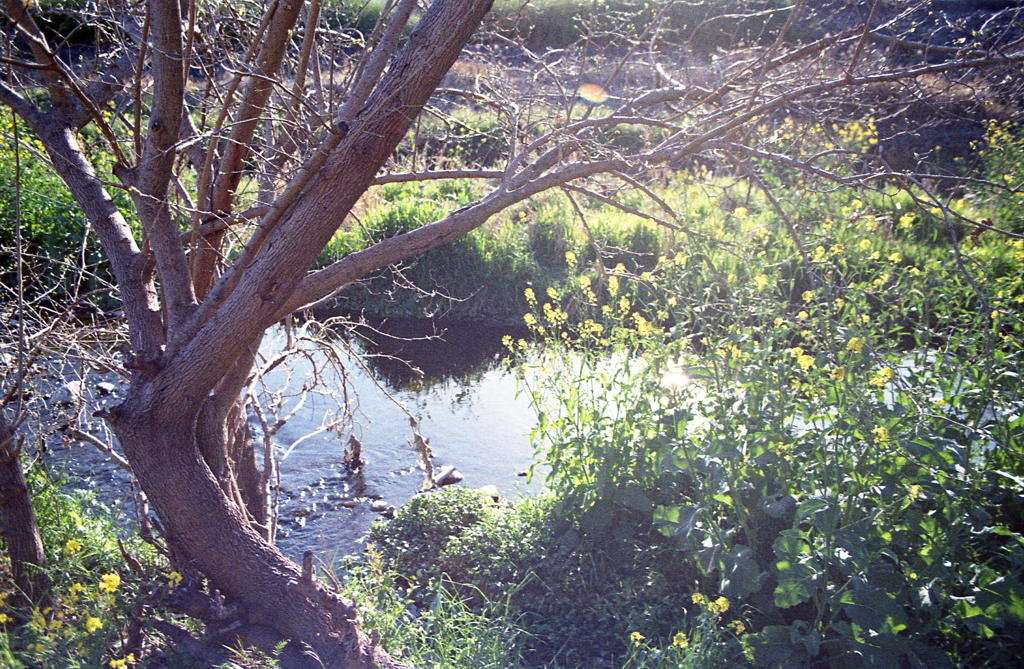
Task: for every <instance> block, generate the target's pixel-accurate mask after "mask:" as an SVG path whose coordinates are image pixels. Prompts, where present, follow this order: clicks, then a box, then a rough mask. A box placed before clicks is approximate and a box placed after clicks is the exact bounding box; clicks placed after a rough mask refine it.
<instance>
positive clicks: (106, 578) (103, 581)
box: [99, 574, 121, 593]
mask: <svg viewBox="0 0 1024 669" xmlns="http://www.w3.org/2000/svg"><path fill="white" fill-rule="evenodd" d="M119 585H121V577H120V576H118V575H117V574H104V575H103V576H101V577H100V585H99V588H100V590H102V591H103V592H106V593H112V592H114V591H115V590H117V586H119Z"/></svg>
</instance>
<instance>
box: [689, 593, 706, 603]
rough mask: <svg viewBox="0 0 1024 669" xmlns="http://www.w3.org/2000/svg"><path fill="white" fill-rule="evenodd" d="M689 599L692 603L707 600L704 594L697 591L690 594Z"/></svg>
mask: <svg viewBox="0 0 1024 669" xmlns="http://www.w3.org/2000/svg"><path fill="white" fill-rule="evenodd" d="M690 600H691V601H692V602H693V603H694V604H703V603H704V602H706V601H707V600H706V599H704V595H702V594H700V593H699V592H695V593H693V594H692V595H690Z"/></svg>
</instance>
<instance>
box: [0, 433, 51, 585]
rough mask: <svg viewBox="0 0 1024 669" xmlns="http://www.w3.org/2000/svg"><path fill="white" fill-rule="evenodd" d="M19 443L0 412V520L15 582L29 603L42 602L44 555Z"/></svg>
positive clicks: (44, 574)
mask: <svg viewBox="0 0 1024 669" xmlns="http://www.w3.org/2000/svg"><path fill="white" fill-rule="evenodd" d="M20 451H21V448H20V443H19V442H18V439H17V436H16V435H15V433H14V428H13V427H12V426H11V425H10V424H9V423H8V422H7V417H6V416H4V415H3V414H2V413H0V519H2V520H3V538H4V542H5V543H6V544H7V554H8V557H10V559H11V571H12V572H13V573H14V583H15V585H17V586H18V588H19V589H20V590H21V591H22V592H24V593H25V595H26V596H27V597H28V599H29V601H31V602H33V603H41V602H42V601H44V600H45V599H46V598H47V597H48V595H49V579H48V578H47V576H46V572H44V571H43V568H44V567H45V566H46V554H45V553H44V552H43V540H42V538H41V537H40V535H39V525H38V524H37V523H36V513H35V510H34V509H33V508H32V498H31V497H30V496H29V492H28V485H26V483H25V475H24V473H23V472H22V471H21V461H20V458H19V455H20Z"/></svg>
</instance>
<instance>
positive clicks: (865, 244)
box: [859, 239, 871, 251]
mask: <svg viewBox="0 0 1024 669" xmlns="http://www.w3.org/2000/svg"><path fill="white" fill-rule="evenodd" d="M859 246H860V247H861V248H862V249H864V250H865V251H867V250H868V249H869V248H871V240H870V239H862V240H860V244H859Z"/></svg>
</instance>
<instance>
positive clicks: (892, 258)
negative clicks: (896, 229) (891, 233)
mask: <svg viewBox="0 0 1024 669" xmlns="http://www.w3.org/2000/svg"><path fill="white" fill-rule="evenodd" d="M901 260H903V256H901V255H900V254H899V253H890V254H889V262H891V263H892V264H894V265H895V264H897V263H898V262H899V261H901Z"/></svg>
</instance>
